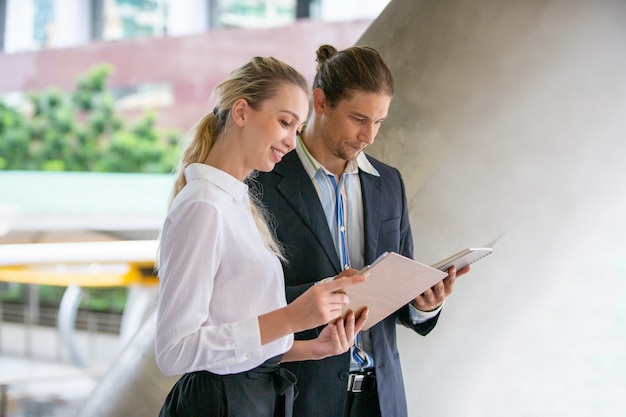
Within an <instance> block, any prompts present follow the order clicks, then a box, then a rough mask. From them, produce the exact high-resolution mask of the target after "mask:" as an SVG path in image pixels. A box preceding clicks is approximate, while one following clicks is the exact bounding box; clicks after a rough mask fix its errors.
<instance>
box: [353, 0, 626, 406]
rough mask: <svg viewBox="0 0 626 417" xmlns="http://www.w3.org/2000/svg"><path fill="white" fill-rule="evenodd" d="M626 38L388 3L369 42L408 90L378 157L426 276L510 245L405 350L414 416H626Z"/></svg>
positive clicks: (489, 13) (519, 8)
mask: <svg viewBox="0 0 626 417" xmlns="http://www.w3.org/2000/svg"><path fill="white" fill-rule="evenodd" d="M624 22H626V2H624V1H618V0H596V1H582V0H531V1H527V0H524V1H490V0H474V1H471V2H467V1H464V0H443V1H426V0H393V1H392V2H391V3H390V5H389V6H388V7H387V9H386V10H385V11H384V12H383V13H382V14H381V15H380V16H379V17H378V18H377V19H376V20H375V21H374V22H373V23H372V25H371V26H370V27H369V28H368V30H367V31H366V32H365V33H364V35H363V36H362V37H361V39H360V40H359V41H358V43H359V44H367V45H371V46H373V47H375V48H377V49H379V50H380V51H381V52H382V54H383V56H384V57H385V59H386V60H387V61H388V63H389V64H390V66H391V69H392V71H393V72H394V74H395V77H396V82H397V94H396V97H395V99H394V101H393V103H392V106H391V111H390V115H389V118H388V120H386V121H385V122H384V124H383V127H382V128H381V131H380V133H379V135H378V137H377V139H376V143H375V144H374V145H372V146H371V147H370V148H368V150H369V152H370V153H372V154H373V155H375V156H377V157H379V158H381V159H382V160H384V161H387V162H389V163H391V164H393V165H395V166H397V167H398V168H399V169H400V170H401V172H402V174H403V176H404V178H405V181H406V184H407V194H408V196H409V199H410V200H409V205H410V209H411V221H412V227H413V234H414V238H415V243H416V251H415V257H416V259H417V260H419V261H422V262H425V263H434V262H436V261H438V260H439V259H441V258H444V257H446V256H447V255H448V254H450V253H453V252H456V251H457V250H460V249H462V248H463V247H466V246H475V245H481V244H483V243H485V242H488V241H489V240H491V239H493V238H495V237H497V236H498V235H499V234H500V233H505V235H504V237H503V238H502V239H501V240H500V241H499V242H498V244H497V246H496V248H495V252H494V253H493V254H492V255H490V257H488V258H486V259H484V260H482V261H480V262H479V263H478V264H476V265H475V266H474V270H473V271H472V272H471V273H470V274H469V275H468V276H465V277H463V278H461V279H460V280H459V281H458V282H457V285H456V289H455V292H454V293H453V294H452V296H451V297H450V298H449V299H448V301H447V302H446V306H445V309H444V311H443V313H442V316H441V319H440V320H439V323H438V325H437V328H436V329H435V330H434V331H433V333H432V334H430V335H429V336H428V337H426V338H421V337H416V336H415V335H413V334H410V333H408V332H401V334H400V341H401V346H400V353H401V358H402V361H403V367H404V374H405V382H406V389H407V397H408V401H409V410H410V415H411V416H438V417H441V416H450V417H454V416H460V415H463V416H481V417H486V416H493V417H496V416H504V415H506V416H520V417H521V416H539V415H573V414H574V415H581V416H582V415H600V414H604V415H619V414H621V413H623V412H624V410H625V408H624V405H625V403H624V400H623V398H622V396H621V394H620V392H624V391H625V390H626V378H625V377H624V373H623V372H615V371H612V370H611V369H624V368H625V367H626V356H625V355H624V353H623V352H624V347H625V346H626V331H624V330H625V329H626V314H624V312H625V310H624V305H626V221H624V220H623V219H624V213H626V191H625V190H626V188H625V184H626V182H625V179H626V165H625V164H624V157H625V156H626V142H625V141H624V138H626V78H625V77H624V74H626V46H625V45H626V24H624ZM609 364H611V365H609Z"/></svg>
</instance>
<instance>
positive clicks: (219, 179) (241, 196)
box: [185, 163, 248, 201]
mask: <svg viewBox="0 0 626 417" xmlns="http://www.w3.org/2000/svg"><path fill="white" fill-rule="evenodd" d="M185 179H186V180H187V182H188V183H189V182H191V181H193V180H197V179H205V180H207V181H210V182H212V183H213V184H215V185H216V186H217V187H218V188H220V189H222V190H224V192H226V193H227V194H229V195H230V196H231V197H232V198H233V199H235V200H236V201H246V200H247V199H248V186H247V185H246V184H245V183H243V182H241V181H239V180H238V179H237V178H235V177H233V176H232V175H230V174H227V173H226V172H224V171H222V170H221V169H218V168H215V167H213V166H211V165H207V164H201V163H193V164H189V165H188V166H187V167H186V168H185Z"/></svg>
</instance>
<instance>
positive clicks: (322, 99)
mask: <svg viewBox="0 0 626 417" xmlns="http://www.w3.org/2000/svg"><path fill="white" fill-rule="evenodd" d="M327 105H328V104H327V103H326V94H324V90H322V89H321V88H319V87H318V88H316V89H315V90H313V111H314V112H315V113H317V114H321V113H324V110H325V109H326V106H327Z"/></svg>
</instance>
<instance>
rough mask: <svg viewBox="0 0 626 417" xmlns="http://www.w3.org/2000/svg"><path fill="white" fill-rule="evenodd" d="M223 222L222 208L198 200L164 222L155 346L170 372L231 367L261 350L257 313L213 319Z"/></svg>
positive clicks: (166, 371) (160, 363)
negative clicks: (233, 318)
mask: <svg viewBox="0 0 626 417" xmlns="http://www.w3.org/2000/svg"><path fill="white" fill-rule="evenodd" d="M221 225H222V219H221V215H220V212H219V210H218V209H216V208H215V207H213V206H212V205H210V204H208V203H206V202H198V201H196V202H191V203H188V204H186V205H185V206H183V207H178V208H177V209H175V210H173V211H172V212H171V213H170V215H169V216H168V218H167V219H166V222H165V224H164V227H163V233H162V236H161V246H160V253H159V261H160V262H159V279H160V288H159V306H158V310H157V330H156V343H155V350H156V359H157V364H158V366H159V368H160V369H161V371H162V372H163V373H164V374H166V375H176V374H182V373H185V372H193V371H196V370H201V369H205V370H211V369H212V368H222V367H227V366H228V365H232V364H235V363H239V362H243V361H245V360H247V359H250V358H252V357H255V356H260V354H261V335H260V329H259V324H258V318H257V317H251V318H248V319H245V320H242V321H239V322H234V323H226V324H212V320H211V317H210V316H209V304H210V303H211V302H212V298H213V296H214V282H215V276H216V273H217V271H218V268H219V266H220V259H221V258H222V256H224V247H223V245H221V244H220V241H221V236H222V228H221ZM213 302H215V300H213Z"/></svg>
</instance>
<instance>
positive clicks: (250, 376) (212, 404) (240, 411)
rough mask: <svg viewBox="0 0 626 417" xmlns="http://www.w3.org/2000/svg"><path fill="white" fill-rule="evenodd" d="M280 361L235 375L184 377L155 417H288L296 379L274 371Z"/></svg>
mask: <svg viewBox="0 0 626 417" xmlns="http://www.w3.org/2000/svg"><path fill="white" fill-rule="evenodd" d="M281 358H282V355H281V356H279V357H275V358H272V359H269V360H268V361H266V362H265V363H263V364H262V365H260V366H258V367H257V368H254V369H251V370H250V371H246V372H241V373H239V374H228V375H217V374H214V373H211V372H208V371H198V372H191V373H188V374H184V375H183V376H181V377H180V379H179V380H178V381H177V382H176V384H175V385H174V387H173V388H172V390H171V391H170V393H169V394H168V396H167V398H166V399H165V403H164V404H163V406H162V407H161V412H160V413H159V417H199V416H202V417H209V416H210V417H248V416H254V417H277V416H286V417H290V416H291V415H292V408H293V398H294V389H295V387H294V386H295V383H296V377H295V375H294V374H292V373H291V372H289V371H288V370H287V369H284V368H279V367H278V363H279V362H280V359H281Z"/></svg>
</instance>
